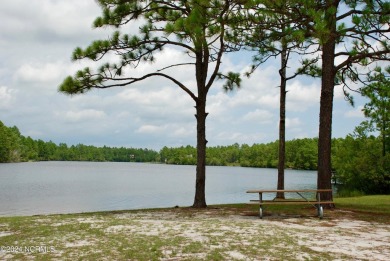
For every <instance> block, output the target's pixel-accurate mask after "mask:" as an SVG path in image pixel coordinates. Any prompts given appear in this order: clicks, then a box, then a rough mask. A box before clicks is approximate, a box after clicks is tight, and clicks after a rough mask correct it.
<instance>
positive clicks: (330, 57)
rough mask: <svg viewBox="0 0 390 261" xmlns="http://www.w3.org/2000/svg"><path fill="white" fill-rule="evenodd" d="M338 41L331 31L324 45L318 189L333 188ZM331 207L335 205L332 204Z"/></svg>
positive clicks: (332, 19) (330, 18)
mask: <svg viewBox="0 0 390 261" xmlns="http://www.w3.org/2000/svg"><path fill="white" fill-rule="evenodd" d="M334 5H336V6H335V7H336V10H337V4H333V1H329V5H328V8H329V9H330V6H332V7H334ZM326 16H327V19H326V20H327V22H328V28H329V29H330V31H331V32H335V31H336V14H331V13H330V12H329V13H327V15H326ZM335 46H336V42H335V39H334V36H333V34H332V33H329V35H328V37H327V39H326V41H325V42H324V44H323V46H322V79H321V100H320V125H319V135H318V177H317V189H331V188H332V165H331V145H332V114H333V94H334V82H335V76H336V69H335V66H334V62H335ZM321 200H326V201H328V200H333V195H332V193H331V192H327V193H322V194H321ZM329 207H334V206H330V205H329Z"/></svg>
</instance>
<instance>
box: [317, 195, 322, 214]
mask: <svg viewBox="0 0 390 261" xmlns="http://www.w3.org/2000/svg"><path fill="white" fill-rule="evenodd" d="M317 202H318V204H317V214H318V217H319V218H320V219H322V218H323V217H324V208H323V207H322V206H321V194H320V192H317Z"/></svg>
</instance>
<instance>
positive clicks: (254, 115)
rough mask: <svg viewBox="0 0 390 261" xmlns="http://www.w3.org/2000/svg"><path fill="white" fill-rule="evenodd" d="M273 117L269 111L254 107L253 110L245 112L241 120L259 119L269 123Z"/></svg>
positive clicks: (253, 120) (252, 120)
mask: <svg viewBox="0 0 390 261" xmlns="http://www.w3.org/2000/svg"><path fill="white" fill-rule="evenodd" d="M273 117H274V115H273V114H272V113H271V112H269V111H266V110H259V109H256V110H255V111H251V112H248V113H247V114H245V115H244V117H243V120H244V121H249V122H256V121H259V122H261V123H269V122H271V120H272V119H273Z"/></svg>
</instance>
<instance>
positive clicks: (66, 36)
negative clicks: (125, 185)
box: [0, 0, 364, 149]
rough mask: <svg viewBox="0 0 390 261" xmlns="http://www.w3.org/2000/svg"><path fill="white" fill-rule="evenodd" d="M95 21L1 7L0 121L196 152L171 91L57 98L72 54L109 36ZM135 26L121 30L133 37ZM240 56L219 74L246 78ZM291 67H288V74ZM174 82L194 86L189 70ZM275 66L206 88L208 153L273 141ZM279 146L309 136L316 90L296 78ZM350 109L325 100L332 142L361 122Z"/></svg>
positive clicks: (163, 57) (188, 122) (57, 136)
mask: <svg viewBox="0 0 390 261" xmlns="http://www.w3.org/2000/svg"><path fill="white" fill-rule="evenodd" d="M99 15H100V9H99V7H98V6H97V5H96V3H95V1H94V0H83V1H78V0H68V1H58V0H40V1H28V0H3V1H2V5H1V7H0V17H2V19H1V20H2V30H1V31H0V120H1V121H2V122H3V123H4V124H6V125H8V126H13V125H16V126H17V127H18V128H19V129H20V131H21V133H22V134H23V135H25V136H31V137H32V138H34V139H43V140H45V141H49V140H52V141H53V142H55V143H60V142H64V143H67V144H69V145H71V144H78V143H83V144H87V145H96V146H103V145H107V146H125V147H136V148H150V149H160V148H162V147H163V146H168V147H176V146H186V145H188V144H189V145H195V141H196V121H195V117H194V114H195V109H194V107H193V106H194V102H193V101H192V99H191V98H190V97H189V96H188V95H187V94H185V93H184V92H183V91H182V90H181V89H179V88H178V87H176V86H174V85H173V84H172V83H171V82H169V81H166V80H162V79H161V78H154V79H149V80H147V81H144V82H141V83H138V84H136V85H133V86H129V87H125V88H117V89H109V90H95V91H91V92H89V93H87V94H85V95H78V96H73V97H70V96H66V95H64V94H61V93H59V92H58V91H57V89H58V86H59V85H60V84H61V82H62V80H63V79H64V78H65V77H66V76H67V75H69V74H73V73H74V72H75V71H76V70H77V69H80V68H83V67H84V66H85V65H87V63H86V62H71V60H70V57H71V54H72V51H73V50H74V48H75V47H77V46H81V47H85V46H87V45H88V44H89V43H90V42H92V41H93V40H95V39H106V38H108V37H109V36H110V34H111V33H110V30H108V29H92V26H91V25H92V22H93V20H94V19H95V18H96V17H97V16H99ZM137 27H138V25H132V26H130V27H128V28H126V30H128V31H130V32H137ZM183 57H184V56H183V53H182V52H181V51H179V50H176V49H170V48H166V49H165V51H164V52H163V53H161V54H159V55H158V56H157V62H156V63H155V64H152V65H150V64H145V65H141V66H140V67H138V68H137V70H138V71H137V73H142V72H145V71H153V70H156V68H163V67H164V66H165V65H166V64H167V62H171V61H176V60H177V61H178V62H179V61H182V59H183ZM250 61H251V57H250V54H249V53H239V54H235V55H232V56H226V57H225V59H224V61H223V69H224V70H226V71H236V72H245V71H247V70H248V68H249V66H250ZM298 63H299V61H297V60H292V61H291V62H290V66H291V68H292V69H293V68H294V66H296V65H297V64H298ZM176 70H177V71H176V72H175V76H177V77H178V78H179V79H180V80H181V81H183V82H185V83H186V84H188V85H189V86H191V85H194V76H193V75H194V72H193V71H192V70H191V68H183V69H180V70H179V69H176ZM278 85H279V76H278V61H277V60H270V61H269V62H268V63H267V64H265V65H264V66H261V67H260V68H259V69H258V70H257V71H256V72H255V73H254V74H253V76H252V77H251V78H249V79H247V78H244V79H243V82H242V88H241V89H240V90H238V91H235V92H233V93H229V94H226V93H225V92H224V91H223V90H222V82H217V83H216V84H214V86H213V87H212V89H211V91H210V93H209V96H208V100H207V111H208V112H209V113H210V114H209V117H208V119H207V139H208V141H209V143H208V145H209V146H217V145H229V144H233V143H235V142H237V143H239V144H243V143H246V144H250V145H251V144H253V143H267V142H271V141H274V140H276V139H277V138H278V117H279V116H278V115H279V88H278ZM288 90H289V92H288V95H287V139H294V138H304V137H310V138H311V137H316V136H318V115H319V99H320V81H319V80H318V79H311V78H309V77H299V78H296V79H294V80H292V81H290V82H289V83H288ZM355 98H356V105H355V107H354V108H353V107H351V106H350V105H349V104H348V103H347V102H346V101H345V100H344V97H343V94H342V91H341V89H340V88H336V91H335V97H334V102H335V106H334V119H333V137H345V136H346V135H347V134H348V133H351V132H352V131H353V129H354V127H355V126H357V125H358V124H359V123H360V122H361V121H363V120H364V117H363V114H362V112H361V108H362V106H363V105H364V100H363V99H362V98H360V97H359V96H357V95H356V97H355Z"/></svg>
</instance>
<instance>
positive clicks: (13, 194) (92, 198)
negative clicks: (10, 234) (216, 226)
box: [0, 161, 317, 216]
mask: <svg viewBox="0 0 390 261" xmlns="http://www.w3.org/2000/svg"><path fill="white" fill-rule="evenodd" d="M195 172H196V167H195V166H180V165H165V164H147V163H128V162H126V163H119V162H56V161H54V162H53V161H51V162H26V163H7V164H0V216H15V215H37V214H56V213H79V212H93V211H109V210H124V209H140V208H159V207H174V206H191V205H192V204H193V200H194V195H195ZM276 184H277V170H276V169H263V168H242V167H214V166H208V167H207V172H206V200H207V204H223V203H245V202H249V200H250V199H254V196H255V195H253V194H246V193H245V192H246V191H247V190H248V189H275V188H276ZM316 184H317V174H316V172H315V171H298V170H286V173H285V188H286V189H313V188H316ZM268 196H269V197H272V195H268Z"/></svg>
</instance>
